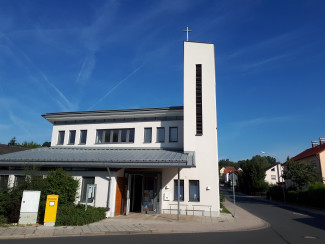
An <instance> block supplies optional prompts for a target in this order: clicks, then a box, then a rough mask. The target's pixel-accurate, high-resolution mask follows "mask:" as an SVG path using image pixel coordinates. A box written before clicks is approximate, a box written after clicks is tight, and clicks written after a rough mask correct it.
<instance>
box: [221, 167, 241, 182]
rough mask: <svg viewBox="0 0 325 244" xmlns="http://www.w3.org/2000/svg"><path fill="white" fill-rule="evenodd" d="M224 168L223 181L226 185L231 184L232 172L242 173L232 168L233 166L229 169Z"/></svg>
mask: <svg viewBox="0 0 325 244" xmlns="http://www.w3.org/2000/svg"><path fill="white" fill-rule="evenodd" d="M223 168H224V169H223V170H222V171H223V174H222V179H223V182H224V183H229V180H230V173H231V172H237V173H238V172H239V171H240V170H239V169H236V168H235V167H232V166H227V167H223ZM220 173H221V171H220Z"/></svg>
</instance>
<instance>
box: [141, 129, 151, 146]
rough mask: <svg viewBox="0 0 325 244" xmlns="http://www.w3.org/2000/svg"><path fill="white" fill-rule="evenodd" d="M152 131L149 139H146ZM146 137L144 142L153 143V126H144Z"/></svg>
mask: <svg viewBox="0 0 325 244" xmlns="http://www.w3.org/2000/svg"><path fill="white" fill-rule="evenodd" d="M149 131H150V134H149V138H150V139H149V138H148V139H149V141H146V139H147V135H148V134H147V133H148V132H149ZM143 134H144V138H143V143H152V127H145V128H144V133H143Z"/></svg>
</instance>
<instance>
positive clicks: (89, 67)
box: [76, 54, 96, 84]
mask: <svg viewBox="0 0 325 244" xmlns="http://www.w3.org/2000/svg"><path fill="white" fill-rule="evenodd" d="M95 64H96V60H95V57H94V54H91V55H89V56H88V57H86V58H85V59H84V61H83V62H82V65H81V68H80V71H79V73H78V76H77V79H76V83H77V84H85V83H86V82H87V80H88V79H89V78H90V76H91V74H92V71H93V70H94V68H95Z"/></svg>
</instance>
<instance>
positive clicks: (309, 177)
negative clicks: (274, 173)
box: [283, 160, 321, 190]
mask: <svg viewBox="0 0 325 244" xmlns="http://www.w3.org/2000/svg"><path fill="white" fill-rule="evenodd" d="M283 178H284V179H286V180H291V181H293V182H294V183H295V184H296V186H297V188H298V190H302V189H303V187H304V186H306V185H308V184H312V183H315V182H321V176H320V174H319V173H318V172H317V171H316V170H315V169H314V168H313V166H312V165H311V164H308V163H305V162H302V161H292V160H289V161H288V162H287V163H286V164H285V169H284V173H283Z"/></svg>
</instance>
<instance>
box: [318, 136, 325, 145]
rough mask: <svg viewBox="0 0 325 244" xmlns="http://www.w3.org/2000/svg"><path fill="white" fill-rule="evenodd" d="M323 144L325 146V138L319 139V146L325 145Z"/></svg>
mask: <svg viewBox="0 0 325 244" xmlns="http://www.w3.org/2000/svg"><path fill="white" fill-rule="evenodd" d="M323 144H325V138H324V137H323V138H321V137H320V138H319V145H323Z"/></svg>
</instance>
